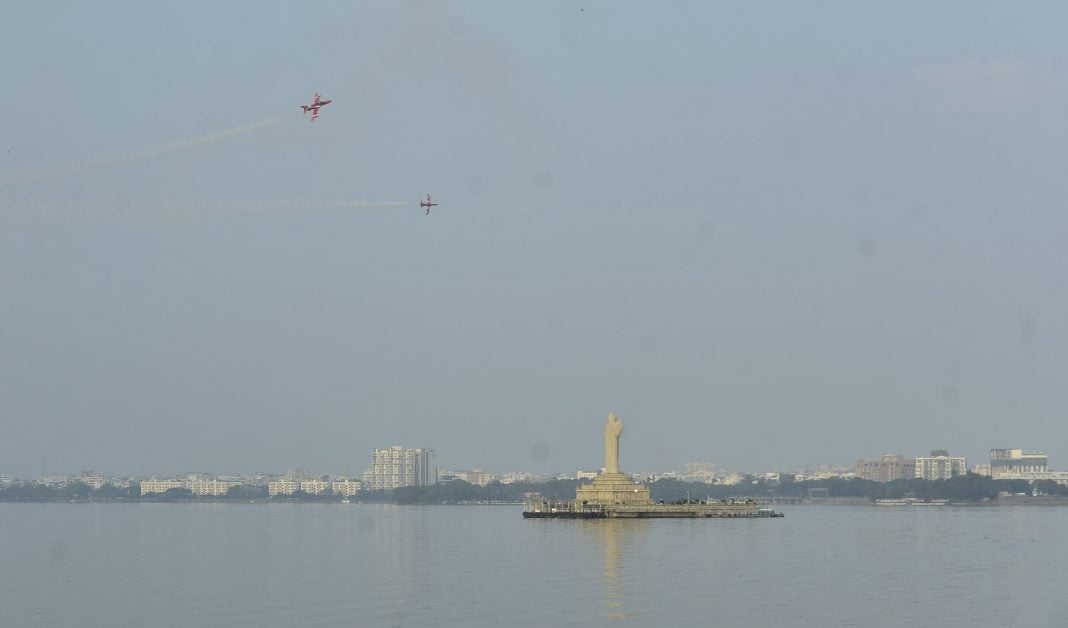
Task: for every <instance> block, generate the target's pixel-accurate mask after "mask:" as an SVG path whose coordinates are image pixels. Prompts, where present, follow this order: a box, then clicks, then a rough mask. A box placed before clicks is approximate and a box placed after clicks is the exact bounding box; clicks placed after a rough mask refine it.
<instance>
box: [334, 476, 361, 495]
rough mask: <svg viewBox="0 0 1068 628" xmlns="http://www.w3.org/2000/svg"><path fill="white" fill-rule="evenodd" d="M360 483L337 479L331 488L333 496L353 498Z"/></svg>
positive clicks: (358, 489) (357, 491)
mask: <svg viewBox="0 0 1068 628" xmlns="http://www.w3.org/2000/svg"><path fill="white" fill-rule="evenodd" d="M361 486H362V485H361V483H360V482H357V481H356V480H348V479H345V478H339V479H338V480H336V481H335V482H334V483H333V485H332V486H331V488H332V489H333V491H334V495H340V496H341V497H353V496H355V495H356V493H359V492H360V487H361Z"/></svg>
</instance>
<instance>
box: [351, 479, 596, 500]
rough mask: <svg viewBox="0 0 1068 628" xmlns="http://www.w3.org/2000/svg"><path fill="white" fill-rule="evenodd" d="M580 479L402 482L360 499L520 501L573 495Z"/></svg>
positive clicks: (372, 492) (367, 494) (568, 497)
mask: <svg viewBox="0 0 1068 628" xmlns="http://www.w3.org/2000/svg"><path fill="white" fill-rule="evenodd" d="M582 482H583V481H582V480H550V481H548V482H537V483H534V482H513V483H511V484H501V483H500V482H490V483H489V484H487V485H486V486H477V485H475V484H468V483H467V482H464V481H463V480H453V481H451V482H442V483H439V484H431V485H429V486H405V487H403V488H397V489H393V490H392V491H365V492H363V493H360V494H359V500H360V501H361V502H392V503H396V504H461V503H502V502H505V503H507V502H513V503H514V502H521V501H523V497H524V495H525V494H526V493H539V494H541V495H542V496H544V497H548V498H550V499H574V498H575V489H576V488H578V486H579V484H582Z"/></svg>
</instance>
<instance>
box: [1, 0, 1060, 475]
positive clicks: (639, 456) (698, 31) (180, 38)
mask: <svg viewBox="0 0 1068 628" xmlns="http://www.w3.org/2000/svg"><path fill="white" fill-rule="evenodd" d="M1043 6H1044V9H1043V10H1042V11H1020V10H1017V9H1015V8H1014V7H1009V6H1007V5H1004V6H1002V5H981V6H978V5H975V4H974V3H965V2H948V3H940V4H937V5H930V6H927V5H916V6H896V5H895V6H880V7H870V6H861V5H849V4H840V5H833V6H831V5H826V6H815V5H808V4H804V3H798V4H788V3H784V4H782V5H779V6H777V7H776V9H775V10H774V11H773V12H771V14H770V15H769V12H768V11H767V10H766V9H765V8H763V7H759V6H755V5H745V4H739V5H730V6H727V5H717V4H714V3H704V2H682V3H680V4H677V5H674V6H673V7H671V8H670V9H665V8H664V7H662V6H660V5H657V4H642V3H606V4H603V5H599V4H596V3H595V4H592V5H589V6H585V7H583V8H584V9H585V10H584V11H582V12H580V11H578V10H577V9H576V7H575V6H573V5H571V4H569V3H567V2H551V3H547V4H546V3H539V4H536V5H520V4H515V5H511V4H493V3H484V2H455V3H451V2H450V3H440V4H436V3H412V4H408V3H403V2H397V3H380V4H379V3H367V4H355V3H353V4H349V3H341V4H323V5H320V6H317V7H316V10H315V11H307V10H304V8H303V7H302V6H298V5H285V4H271V3H268V4H267V5H263V4H262V3H253V2H249V1H248V0H241V1H238V2H232V3H221V4H219V5H217V6H215V5H213V6H212V7H211V10H210V11H206V10H199V9H196V8H190V7H185V6H177V5H175V6H157V5H147V4H138V3H132V4H130V5H105V6H99V5H97V4H95V3H86V4H79V3H74V4H70V5H64V7H63V10H55V9H54V7H53V6H52V5H51V4H49V3H43V4H42V3H21V4H17V5H14V6H12V8H11V9H10V17H11V19H6V20H3V21H2V23H0V34H2V35H3V36H2V37H0V42H2V44H0V46H3V47H4V48H3V49H4V51H5V52H7V53H8V54H5V55H0V71H2V73H3V76H4V77H5V85H6V87H7V89H8V91H9V92H10V93H13V94H22V95H26V96H25V98H32V101H33V110H32V112H29V111H27V109H26V107H25V104H24V103H23V102H22V100H24V99H25V98H20V99H6V101H5V102H3V103H0V114H3V115H0V137H3V138H4V146H3V147H0V262H2V263H0V285H3V286H4V289H5V292H4V299H3V305H2V307H0V345H2V346H3V347H4V357H3V359H2V360H0V428H2V432H3V434H4V438H2V439H0V467H5V468H9V469H11V470H12V471H14V472H17V473H20V474H24V473H35V472H36V470H38V469H39V468H40V466H41V461H42V460H44V459H48V460H50V461H52V462H50V467H55V468H58V467H57V462H58V461H64V464H69V465H71V467H73V468H74V469H79V468H84V467H93V466H97V467H107V466H108V465H110V464H111V461H116V463H117V464H118V463H121V465H122V468H130V469H151V468H158V469H160V470H161V471H166V470H174V471H178V470H181V469H182V468H212V469H219V470H225V469H230V468H232V469H234V470H239V469H248V468H256V467H266V468H284V467H286V466H287V465H290V464H294V463H298V462H299V464H302V465H307V466H312V467H326V466H333V465H341V466H342V469H343V468H344V464H345V461H347V460H351V459H353V458H356V459H357V460H362V457H363V454H362V452H363V451H364V450H365V449H368V448H370V447H374V446H389V444H391V443H397V442H402V443H425V444H428V445H430V446H433V447H434V448H435V449H437V450H438V451H440V452H443V453H442V455H443V456H447V459H446V458H443V459H442V462H443V463H444V464H449V462H450V461H453V460H455V461H457V462H462V461H468V460H470V461H477V463H478V464H479V465H481V466H483V467H486V468H493V469H501V468H506V467H508V466H516V467H523V468H529V469H531V470H534V471H549V470H552V469H559V468H580V467H581V466H583V465H589V464H591V462H589V461H590V459H591V457H596V456H595V455H594V454H592V453H591V452H590V451H589V450H588V449H587V448H586V447H584V446H583V445H580V444H578V443H581V442H582V439H581V438H579V439H575V438H573V435H576V434H578V435H581V434H585V433H586V432H585V430H588V429H592V430H596V429H597V427H596V423H597V422H598V421H597V418H596V417H600V416H602V415H603V414H604V412H606V411H608V410H613V411H616V412H618V413H619V414H620V416H621V417H624V418H625V419H626V418H631V419H634V421H633V422H632V425H633V432H632V433H631V435H632V436H633V437H634V439H633V440H627V441H626V442H625V443H624V448H626V447H628V446H632V445H630V443H639V442H640V443H641V445H640V449H639V448H638V447H639V446H637V445H633V446H634V447H635V449H634V450H633V451H630V453H629V454H628V460H629V462H628V465H631V466H633V467H635V468H642V467H646V468H663V467H666V466H668V465H669V464H679V463H680V461H686V460H694V459H713V460H716V461H718V462H719V463H720V464H723V465H725V466H727V467H730V468H751V469H757V468H768V467H772V466H776V467H777V466H783V467H787V468H790V467H797V466H801V465H804V464H807V463H809V462H811V461H818V460H834V459H836V458H838V457H839V456H844V455H845V454H846V453H847V452H849V456H850V458H852V457H854V456H878V455H879V454H880V453H884V452H898V453H903V454H906V453H909V454H910V455H916V454H919V453H921V452H925V451H929V450H930V449H934V448H939V447H948V448H950V449H951V450H953V451H955V452H958V453H959V454H961V455H964V456H967V457H975V456H979V455H982V453H983V452H984V450H985V449H986V448H987V447H991V446H997V445H998V444H999V443H1008V444H1011V443H1025V444H1026V443H1039V444H1041V443H1049V442H1062V441H1065V440H1068V438H1066V437H1068V427H1066V426H1068V422H1066V421H1065V420H1064V419H1065V418H1066V417H1068V404H1066V402H1065V399H1064V396H1063V394H1062V392H1061V388H1062V387H1061V384H1060V382H1061V381H1062V380H1063V379H1064V374H1065V373H1068V325H1065V323H1064V321H1068V291H1066V290H1065V289H1064V288H1065V286H1064V278H1063V270H1062V269H1063V268H1066V267H1068V247H1065V246H1064V243H1063V234H1064V233H1065V232H1068V214H1066V213H1065V212H1064V211H1063V208H1062V205H1063V199H1064V198H1065V197H1066V195H1068V189H1066V185H1068V184H1066V182H1065V178H1064V177H1063V176H1062V173H1061V171H1060V168H1061V164H1062V163H1064V157H1065V155H1064V153H1065V146H1068V142H1065V139H1066V138H1065V136H1066V135H1068V125H1065V117H1064V111H1065V109H1066V107H1068V57H1065V55H1063V54H1062V51H1063V46H1064V44H1063V35H1062V33H1061V32H1060V29H1059V28H1058V27H1057V25H1059V24H1060V23H1062V22H1063V21H1064V20H1061V19H1059V18H1058V16H1060V17H1066V18H1068V7H1065V6H1061V5H1058V4H1047V5H1043ZM162 24H166V25H167V28H161V27H160V25H162ZM962 24H967V27H966V28H962V27H961V25H962ZM250 25H251V26H252V27H250ZM799 25H803V27H799ZM413 33H418V37H413V36H412V34H413ZM903 33H907V34H908V37H907V41H908V45H902V42H903ZM28 50H32V51H35V53H34V54H25V51H28ZM294 50H299V51H300V53H299V54H293V52H294ZM315 92H319V93H322V94H323V95H324V96H325V97H327V98H329V99H331V100H332V103H331V104H330V105H329V107H328V108H327V109H325V110H324V112H323V115H322V116H321V117H320V118H319V119H318V120H317V121H316V122H315V123H314V124H313V123H311V122H309V121H308V120H307V119H306V118H305V117H304V116H303V115H302V113H301V111H300V109H298V105H299V104H300V103H307V102H308V100H307V99H308V98H309V96H310V95H311V94H313V93H315ZM131 98H132V99H134V102H135V103H136V106H117V105H116V102H117V99H131ZM123 102H125V101H123ZM427 193H433V198H434V200H435V202H438V203H441V205H440V206H439V207H436V208H435V209H434V211H433V212H432V214H431V215H430V216H427V215H425V213H424V211H423V210H421V209H420V208H419V207H418V201H419V200H420V199H423V198H425V195H426V194H427ZM376 203H377V204H376ZM394 203H399V205H393V204H394ZM405 203H407V205H406V206H405ZM594 433H595V432H594ZM354 452H359V453H356V454H355V455H354ZM444 452H448V453H447V454H446V453H444ZM910 452H911V453H910ZM840 461H841V462H843V463H849V462H851V461H850V460H840ZM361 464H362V463H361ZM119 470H121V469H119ZM351 471H354V472H355V471H357V469H351Z"/></svg>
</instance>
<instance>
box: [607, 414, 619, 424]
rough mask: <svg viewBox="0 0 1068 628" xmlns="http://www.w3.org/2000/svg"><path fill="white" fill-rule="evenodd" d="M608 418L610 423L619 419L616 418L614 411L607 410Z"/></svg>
mask: <svg viewBox="0 0 1068 628" xmlns="http://www.w3.org/2000/svg"><path fill="white" fill-rule="evenodd" d="M608 420H609V421H610V422H612V423H615V422H616V421H618V420H619V419H617V418H616V413H615V412H609V413H608Z"/></svg>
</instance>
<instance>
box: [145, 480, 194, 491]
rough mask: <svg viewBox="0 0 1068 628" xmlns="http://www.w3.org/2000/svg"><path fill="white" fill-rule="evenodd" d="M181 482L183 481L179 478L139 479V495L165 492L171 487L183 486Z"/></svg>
mask: <svg viewBox="0 0 1068 628" xmlns="http://www.w3.org/2000/svg"><path fill="white" fill-rule="evenodd" d="M183 484H184V482H182V481H181V480H159V479H156V478H152V479H150V480H141V495H152V494H154V493H166V492H167V491H169V490H171V489H172V488H185V487H184V486H183Z"/></svg>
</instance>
